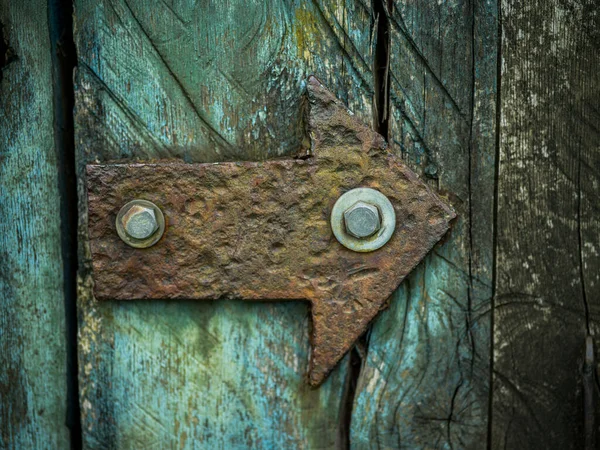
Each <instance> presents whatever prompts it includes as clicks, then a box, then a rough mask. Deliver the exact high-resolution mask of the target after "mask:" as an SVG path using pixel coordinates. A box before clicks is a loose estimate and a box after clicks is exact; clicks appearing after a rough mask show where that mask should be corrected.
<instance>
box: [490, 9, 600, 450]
mask: <svg viewBox="0 0 600 450" xmlns="http://www.w3.org/2000/svg"><path fill="white" fill-rule="evenodd" d="M502 24H503V26H502V48H503V51H502V54H503V62H502V89H501V106H502V108H501V116H500V131H501V135H500V161H499V163H500V164H499V178H498V248H497V253H498V259H497V283H496V305H495V318H494V378H493V405H492V406H493V409H492V410H493V422H492V434H491V441H492V448H498V449H500V448H546V449H579V448H583V445H584V433H583V423H584V420H583V419H584V418H583V382H582V366H583V358H584V349H585V339H586V334H587V333H588V332H589V333H591V334H593V335H594V337H595V339H596V340H597V333H598V319H599V318H600V316H599V312H600V297H599V296H598V293H599V287H598V277H599V273H600V265H599V262H600V261H599V259H598V246H599V243H598V237H599V234H598V212H599V209H600V208H599V207H600V201H599V200H598V193H599V185H598V181H599V180H598V177H599V173H600V135H599V130H598V124H599V123H600V83H599V82H598V80H599V79H598V73H599V71H600V57H599V53H598V49H599V48H600V5H599V4H598V2H597V1H595V0H583V1H531V2H518V1H512V0H504V1H503V2H502Z"/></svg>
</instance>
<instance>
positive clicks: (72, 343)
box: [48, 0, 82, 450]
mask: <svg viewBox="0 0 600 450" xmlns="http://www.w3.org/2000/svg"><path fill="white" fill-rule="evenodd" d="M72 15H73V5H72V3H71V1H70V0H49V1H48V25H49V30H50V42H51V52H52V56H51V57H52V82H53V103H54V104H53V108H54V142H55V147H56V151H57V161H58V166H57V170H58V189H59V194H60V217H61V249H62V259H63V280H64V288H63V290H64V298H65V323H66V336H65V339H66V347H67V399H66V401H67V417H66V425H67V427H68V428H69V432H70V441H71V449H74V450H78V449H81V448H82V434H81V414H80V408H79V382H78V365H77V267H78V261H77V180H76V175H75V173H76V172H75V139H74V131H73V106H74V87H73V69H74V67H75V64H76V54H75V42H74V40H73V17H72Z"/></svg>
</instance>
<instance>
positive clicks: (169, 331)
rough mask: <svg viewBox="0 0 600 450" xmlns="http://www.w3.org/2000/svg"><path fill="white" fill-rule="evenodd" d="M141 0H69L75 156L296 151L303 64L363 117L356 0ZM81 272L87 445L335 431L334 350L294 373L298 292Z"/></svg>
mask: <svg viewBox="0 0 600 450" xmlns="http://www.w3.org/2000/svg"><path fill="white" fill-rule="evenodd" d="M150 3H151V4H150ZM150 3H149V2H147V1H144V2H142V1H136V0H114V1H109V0H105V1H101V2H96V1H88V0H78V1H77V2H76V37H75V38H76V43H77V47H78V55H79V58H80V61H79V67H78V71H77V76H76V107H77V112H76V130H77V131H76V134H77V138H76V139H77V146H78V154H79V157H80V168H83V164H85V163H86V162H89V161H94V160H97V161H107V160H111V159H119V158H128V159H152V158H167V157H168V158H183V159H184V160H185V161H198V162H209V161H217V160H219V161H222V160H236V159H245V160H257V159H266V158H269V157H273V156H279V155H284V154H286V155H290V154H295V153H297V152H298V151H305V149H306V145H307V142H306V139H305V136H304V132H303V123H302V108H303V105H302V102H303V100H302V91H303V82H304V81H303V80H304V79H305V78H306V76H307V75H309V74H310V73H314V74H315V75H317V76H318V77H319V78H320V79H321V80H322V81H323V82H324V83H325V84H327V85H328V87H329V88H330V89H331V90H332V91H333V92H335V93H336V95H337V96H339V97H341V98H342V99H344V101H345V102H346V103H347V104H348V105H349V106H350V107H351V108H353V109H354V110H355V111H356V112H357V113H358V114H360V116H361V117H363V118H364V119H365V121H366V122H370V119H371V108H370V104H371V98H372V76H371V73H370V61H371V60H372V56H371V46H372V43H371V41H370V37H371V29H372V26H373V18H372V16H371V12H370V10H369V8H368V7H367V6H366V5H364V4H363V3H362V2H360V1H358V0H357V1H351V0H348V1H333V2H331V1H327V2H321V3H320V2H301V1H282V0H277V1H276V0H273V1H268V2H264V1H262V0H256V1H239V2H238V1H234V2H218V1H209V2H178V1H177V2H169V1H167V2H158V1H157V2H150ZM80 173H83V171H81V172H80ZM83 192H84V191H83V190H82V191H81V193H82V194H83ZM82 198H83V197H82ZM81 208H82V222H81V229H80V231H81V236H82V239H83V240H85V232H86V231H85V230H86V223H85V220H86V217H85V208H86V207H85V204H82V205H81ZM82 256H83V257H84V258H83V259H85V258H87V257H88V255H87V254H85V253H84V254H83V255H82ZM90 282H91V280H90V279H89V278H86V279H84V280H82V284H81V289H80V291H81V292H80V304H79V306H80V311H81V320H80V336H81V338H80V345H79V358H80V367H81V373H80V380H81V381H80V384H81V390H80V393H81V402H82V415H83V433H84V445H85V446H86V447H87V448H151V447H153V446H155V447H165V446H167V447H169V446H181V447H183V448H192V447H202V448H335V447H336V446H340V445H342V443H343V441H344V439H345V437H344V436H343V435H342V428H343V424H342V422H343V420H342V418H343V416H344V415H345V399H346V396H345V393H346V392H347V389H346V384H347V383H346V376H347V370H346V363H343V364H342V365H341V366H340V367H339V369H337V370H336V371H334V373H333V374H332V375H331V376H330V378H329V379H328V380H327V381H326V383H325V384H324V385H323V386H322V387H320V388H319V389H317V390H314V389H309V388H308V387H307V385H306V380H305V372H306V368H307V359H308V355H307V352H308V350H309V342H308V341H309V332H308V309H307V305H305V304H302V303H285V304H277V303H265V304H248V303H243V302H235V301H228V302H214V303H210V304H205V303H194V302H180V301H177V302H160V301H158V302H133V303H129V304H124V303H118V302H107V303H98V302H96V301H95V300H94V299H93V298H91V295H90V292H91V291H90V284H89V283H90Z"/></svg>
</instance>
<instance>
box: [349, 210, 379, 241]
mask: <svg viewBox="0 0 600 450" xmlns="http://www.w3.org/2000/svg"><path fill="white" fill-rule="evenodd" d="M344 224H345V225H346V231H347V232H348V234H349V235H351V236H354V237H355V238H358V239H364V238H367V237H369V236H372V235H373V234H375V233H376V232H377V231H379V229H380V228H381V217H380V216H379V209H377V206H375V205H371V204H370V203H366V202H362V201H359V202H356V203H355V204H354V205H352V206H351V207H350V208H348V209H347V210H346V211H344Z"/></svg>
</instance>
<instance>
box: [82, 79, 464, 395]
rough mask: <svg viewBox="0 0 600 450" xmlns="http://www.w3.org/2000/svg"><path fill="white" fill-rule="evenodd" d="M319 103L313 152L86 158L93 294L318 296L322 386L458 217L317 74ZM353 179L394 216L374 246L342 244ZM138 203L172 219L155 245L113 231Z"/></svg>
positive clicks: (315, 349)
mask: <svg viewBox="0 0 600 450" xmlns="http://www.w3.org/2000/svg"><path fill="white" fill-rule="evenodd" d="M308 98H309V104H310V108H309V111H308V118H307V123H308V128H309V130H308V131H309V133H310V137H311V143H312V156H311V157H309V158H307V159H304V160H300V159H297V160H272V161H266V162H232V163H218V164H182V163H176V162H167V163H160V164H104V165H89V166H87V177H88V179H87V186H88V197H89V224H88V225H89V236H90V246H91V251H92V259H93V269H94V280H95V291H94V292H95V295H96V297H97V298H98V299H123V300H133V299H165V298H171V299H197V300H203V299H219V298H241V299H246V300H306V301H309V302H310V303H311V306H312V308H311V310H312V320H313V330H312V354H311V361H310V367H309V378H310V383H311V384H313V385H318V384H320V383H321V382H322V381H323V380H324V379H325V377H326V376H327V374H328V373H329V371H330V370H331V369H332V368H333V367H334V366H335V364H336V363H337V362H338V361H339V360H340V359H341V358H342V357H343V355H344V354H345V353H346V352H347V351H348V350H349V349H350V348H351V346H352V344H353V343H354V341H355V340H356V339H357V338H358V336H360V335H361V334H362V333H363V332H364V330H365V329H366V327H367V325H368V324H369V322H370V321H371V320H372V319H373V317H375V316H376V315H377V313H378V312H379V311H380V310H381V309H383V308H384V307H385V305H386V300H387V298H388V297H389V296H390V295H391V294H392V292H393V291H394V290H395V289H396V288H397V287H398V285H399V284H400V282H401V281H402V280H403V279H404V278H405V277H406V276H407V275H408V273H409V272H410V271H411V270H412V269H413V268H414V267H415V266H416V265H417V264H418V263H419V261H421V259H422V258H423V257H424V256H425V255H426V254H427V252H428V251H429V250H430V249H431V248H432V247H433V246H434V245H435V243H436V242H438V241H439V240H440V238H441V237H442V236H443V235H444V234H445V233H446V231H447V230H448V228H449V223H450V221H451V220H452V219H453V218H454V217H455V213H454V211H453V209H452V208H451V207H450V206H448V205H447V204H446V202H445V201H443V200H442V199H440V198H439V197H438V196H437V195H436V194H435V193H434V192H432V191H431V190H430V188H429V187H428V186H427V185H425V184H424V183H423V182H421V181H420V180H419V179H418V177H417V175H415V174H414V173H413V172H412V171H411V170H410V169H408V168H407V167H406V166H405V165H404V164H403V163H402V161H401V160H400V159H399V158H397V157H396V156H394V155H393V154H391V153H390V152H389V151H388V150H387V148H386V144H385V141H384V139H383V138H382V137H381V136H380V135H378V134H377V133H375V132H373V131H372V130H371V129H369V128H368V127H367V126H365V125H364V124H362V123H360V122H359V121H358V120H357V119H356V118H355V117H354V116H353V115H352V114H351V113H349V112H348V111H347V110H346V108H345V107H344V106H343V105H342V104H341V103H340V102H339V101H338V100H337V99H336V98H335V97H334V96H333V95H332V94H331V93H330V92H329V91H328V90H327V89H325V87H324V86H323V85H321V83H320V82H319V81H318V80H317V79H316V78H314V77H311V78H309V80H308ZM356 187H373V188H375V189H377V190H379V191H380V192H382V193H383V194H384V195H386V196H387V197H388V198H389V199H390V201H391V202H392V204H393V206H394V209H395V211H396V220H397V226H396V232H395V234H394V236H393V237H392V239H391V240H390V242H389V243H388V244H387V245H385V246H384V247H383V248H381V249H379V250H377V251H375V252H372V253H355V252H352V251H350V250H348V249H346V248H344V247H343V246H342V245H341V244H339V243H338V242H337V241H336V239H335V238H334V237H333V234H332V232H331V228H330V226H329V216H330V213H331V209H332V207H333V204H334V203H335V201H336V200H337V199H338V197H339V196H340V195H342V194H343V193H344V192H346V191H348V190H350V189H353V188H356ZM135 198H139V199H145V200H149V201H152V202H154V203H155V204H157V205H158V206H159V207H160V208H161V209H162V211H163V213H164V215H165V218H166V221H167V229H166V231H165V234H164V236H163V238H162V239H161V241H159V242H158V243H157V244H156V245H155V246H154V247H151V248H148V249H134V248H131V247H129V246H127V245H126V244H125V243H123V242H122V241H121V240H120V239H119V237H118V236H117V233H116V231H115V217H116V215H117V212H118V211H119V209H120V208H121V206H122V205H123V204H125V203H127V202H128V201H130V200H132V199H135Z"/></svg>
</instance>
